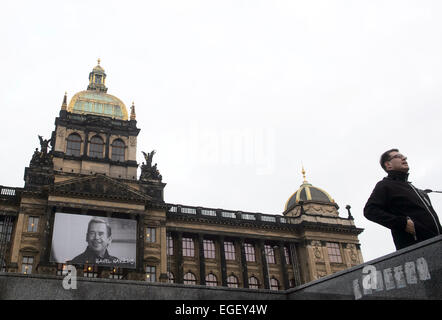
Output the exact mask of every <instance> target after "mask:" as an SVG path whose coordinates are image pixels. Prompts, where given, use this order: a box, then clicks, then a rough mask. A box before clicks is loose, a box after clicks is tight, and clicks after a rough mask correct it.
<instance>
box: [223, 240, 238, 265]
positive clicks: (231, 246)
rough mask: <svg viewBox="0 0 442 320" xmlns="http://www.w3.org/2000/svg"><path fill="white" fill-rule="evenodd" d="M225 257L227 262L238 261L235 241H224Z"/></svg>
mask: <svg viewBox="0 0 442 320" xmlns="http://www.w3.org/2000/svg"><path fill="white" fill-rule="evenodd" d="M224 255H225V257H226V260H229V261H236V249H235V243H234V242H233V241H224Z"/></svg>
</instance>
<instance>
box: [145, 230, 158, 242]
mask: <svg viewBox="0 0 442 320" xmlns="http://www.w3.org/2000/svg"><path fill="white" fill-rule="evenodd" d="M146 242H148V243H156V242H157V228H156V227H146Z"/></svg>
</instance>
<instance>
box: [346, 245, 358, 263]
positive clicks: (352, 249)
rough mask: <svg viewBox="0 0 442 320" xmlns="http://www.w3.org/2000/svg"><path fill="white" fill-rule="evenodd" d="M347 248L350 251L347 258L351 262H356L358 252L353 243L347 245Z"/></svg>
mask: <svg viewBox="0 0 442 320" xmlns="http://www.w3.org/2000/svg"><path fill="white" fill-rule="evenodd" d="M347 248H348V249H350V252H349V256H350V259H351V261H352V262H354V263H356V262H358V251H357V249H356V246H355V245H354V244H353V243H350V244H348V245H347Z"/></svg>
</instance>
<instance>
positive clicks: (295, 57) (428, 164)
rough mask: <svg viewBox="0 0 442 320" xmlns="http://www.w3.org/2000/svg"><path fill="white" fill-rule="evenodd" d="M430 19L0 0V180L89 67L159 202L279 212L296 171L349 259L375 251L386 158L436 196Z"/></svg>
mask: <svg viewBox="0 0 442 320" xmlns="http://www.w3.org/2000/svg"><path fill="white" fill-rule="evenodd" d="M441 14H442V2H441V1H424V0H419V1H405V0H400V1H388V0H382V1H375V0H370V1H351V0H348V1H333V0H325V1H295V0H291V1H277V0H262V1H260V0H252V1H246V0H234V1H228V0H223V1H209V0H201V1H195V0H184V1H183V0H179V1H178V0H177V1H168V0H162V1H109V0H107V1H78V0H76V1H16V0H14V1H4V0H3V1H2V2H1V10H0V39H1V43H0V45H1V50H0V71H1V72H0V90H1V94H0V108H1V115H2V125H1V127H0V130H1V131H0V136H1V146H2V155H1V165H0V177H1V181H0V184H2V185H6V186H14V187H22V186H23V184H24V181H23V174H24V168H25V166H28V165H29V161H30V159H31V157H32V154H33V150H34V149H35V148H36V147H39V142H38V137H37V135H39V134H40V135H43V136H44V137H46V138H49V137H50V135H51V132H52V131H53V130H54V119H55V117H56V116H58V112H59V109H60V106H61V103H62V99H63V95H64V92H65V91H67V92H68V99H69V100H70V98H71V97H72V96H73V95H74V94H75V93H76V92H78V91H81V90H85V89H86V87H87V84H88V75H89V72H90V71H91V70H92V68H93V67H94V66H95V65H96V64H97V58H101V66H102V67H103V68H104V69H105V71H106V74H107V80H106V84H107V87H108V88H109V90H108V93H110V94H113V95H115V96H117V97H119V98H120V99H122V100H123V102H124V103H125V104H126V106H127V107H128V108H129V107H130V105H131V103H132V101H134V102H135V106H136V113H137V121H138V126H139V127H140V128H141V132H140V135H139V139H138V161H139V162H140V163H141V161H142V159H143V157H142V154H141V151H145V152H150V151H151V150H153V149H155V150H156V151H157V153H156V154H155V157H154V162H156V163H158V169H159V170H160V172H161V174H162V176H163V181H164V182H166V183H167V186H166V189H165V201H167V202H170V203H179V204H185V205H197V206H205V207H212V208H224V209H232V210H242V211H251V212H262V213H268V214H281V213H282V211H283V209H284V205H285V202H286V201H287V199H288V198H289V197H290V195H291V194H292V193H293V192H295V191H296V190H297V189H298V188H299V186H300V185H301V183H302V175H301V165H302V164H304V167H305V170H306V172H307V180H308V181H309V182H310V183H312V184H313V185H314V186H317V187H320V188H323V189H325V190H326V191H327V192H328V193H329V194H330V195H331V196H332V197H333V198H334V199H335V201H336V202H337V203H338V205H339V206H340V216H343V217H347V212H346V210H345V206H346V205H347V204H350V205H351V206H352V214H353V216H354V217H355V223H356V225H357V226H358V227H361V228H364V229H365V231H364V232H363V233H362V234H361V235H360V237H359V239H360V241H361V245H362V246H361V248H362V253H363V256H364V259H365V260H366V261H368V260H371V259H374V258H377V257H379V256H381V255H384V254H388V253H391V252H393V251H394V250H395V249H394V245H393V241H392V239H391V235H390V232H389V230H387V229H385V228H383V227H381V226H378V225H376V224H374V223H372V222H369V221H367V220H366V219H365V218H364V216H363V212H362V211H363V207H364V205H365V202H366V200H367V198H368V197H369V195H370V193H371V191H372V189H373V187H374V185H375V184H376V182H377V181H378V180H380V179H382V177H383V176H384V172H383V171H382V169H381V168H380V166H379V164H378V159H379V156H380V154H381V153H382V152H383V151H385V150H387V149H390V148H392V147H397V148H399V149H400V151H401V152H402V153H403V154H405V155H407V156H408V157H409V164H410V167H411V171H410V181H412V182H413V183H414V184H415V185H416V186H418V187H421V188H430V189H434V190H438V189H439V190H440V189H442V170H441V166H440V164H441V163H442V152H441V148H440V137H441V136H442V135H441V133H442V129H441V126H440V120H441V104H442V90H441V88H442V62H441V57H442V15H441ZM431 199H432V201H433V205H434V207H435V209H436V211H438V213H439V217H440V212H442V195H438V194H434V195H433V194H431Z"/></svg>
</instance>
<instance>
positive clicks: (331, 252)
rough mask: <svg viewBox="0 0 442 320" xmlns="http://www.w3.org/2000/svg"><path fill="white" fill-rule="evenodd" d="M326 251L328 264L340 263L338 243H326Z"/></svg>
mask: <svg viewBox="0 0 442 320" xmlns="http://www.w3.org/2000/svg"><path fill="white" fill-rule="evenodd" d="M327 251H328V257H329V258H330V262H334V263H342V257H341V250H340V248H339V243H335V242H327Z"/></svg>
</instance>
